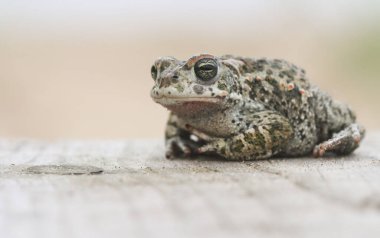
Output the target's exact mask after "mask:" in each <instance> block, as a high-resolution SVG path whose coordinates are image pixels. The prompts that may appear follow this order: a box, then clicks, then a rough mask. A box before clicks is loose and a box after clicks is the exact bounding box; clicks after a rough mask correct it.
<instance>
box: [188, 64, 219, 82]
mask: <svg viewBox="0 0 380 238" xmlns="http://www.w3.org/2000/svg"><path fill="white" fill-rule="evenodd" d="M194 70H195V74H196V75H197V77H198V78H199V79H201V80H204V81H206V80H210V79H212V78H214V77H215V76H216V74H217V73H218V67H217V64H216V62H215V60H213V59H201V60H199V61H198V62H197V63H196V64H195V66H194Z"/></svg>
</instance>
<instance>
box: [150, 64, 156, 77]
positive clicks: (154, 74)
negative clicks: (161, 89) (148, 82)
mask: <svg viewBox="0 0 380 238" xmlns="http://www.w3.org/2000/svg"><path fill="white" fill-rule="evenodd" d="M150 73H151V74H152V78H153V79H156V78H157V68H156V66H154V65H153V66H152V68H151V69H150Z"/></svg>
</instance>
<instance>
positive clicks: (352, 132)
mask: <svg viewBox="0 0 380 238" xmlns="http://www.w3.org/2000/svg"><path fill="white" fill-rule="evenodd" d="M364 134H365V130H364V127H362V126H360V125H358V124H356V123H354V124H351V125H349V126H347V127H346V128H344V129H343V130H341V131H339V132H337V133H334V134H333V136H332V138H331V139H329V140H327V141H324V142H322V143H320V144H319V145H317V146H315V147H314V152H313V154H314V156H315V157H320V156H323V155H324V153H325V152H327V151H330V152H333V153H335V154H338V155H346V154H350V153H351V152H352V151H354V150H355V149H356V148H358V146H359V143H360V141H361V140H362V139H363V137H364Z"/></svg>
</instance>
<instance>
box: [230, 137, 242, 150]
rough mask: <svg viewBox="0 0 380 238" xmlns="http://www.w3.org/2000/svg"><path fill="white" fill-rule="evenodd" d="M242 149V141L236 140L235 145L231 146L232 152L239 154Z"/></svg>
mask: <svg viewBox="0 0 380 238" xmlns="http://www.w3.org/2000/svg"><path fill="white" fill-rule="evenodd" d="M243 148H244V144H243V141H241V140H236V141H235V143H234V144H233V146H232V148H231V149H232V150H233V151H235V152H239V153H240V152H241V151H242V149H243Z"/></svg>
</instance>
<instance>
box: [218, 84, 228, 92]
mask: <svg viewBox="0 0 380 238" xmlns="http://www.w3.org/2000/svg"><path fill="white" fill-rule="evenodd" d="M218 88H219V89H220V90H226V89H227V85H226V84H225V83H220V82H219V83H218Z"/></svg>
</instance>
